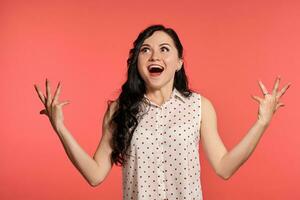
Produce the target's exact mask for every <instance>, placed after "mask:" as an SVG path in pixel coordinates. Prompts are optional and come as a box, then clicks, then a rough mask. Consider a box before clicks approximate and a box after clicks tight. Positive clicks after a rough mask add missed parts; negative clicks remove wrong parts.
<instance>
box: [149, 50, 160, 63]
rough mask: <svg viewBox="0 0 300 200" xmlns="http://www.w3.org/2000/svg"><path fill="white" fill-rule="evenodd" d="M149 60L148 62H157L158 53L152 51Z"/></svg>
mask: <svg viewBox="0 0 300 200" xmlns="http://www.w3.org/2000/svg"><path fill="white" fill-rule="evenodd" d="M149 59H150V61H153V60H159V59H160V53H159V52H157V51H155V50H154V51H153V52H152V54H151V56H150V58H149Z"/></svg>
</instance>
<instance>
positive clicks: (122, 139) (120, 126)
mask: <svg viewBox="0 0 300 200" xmlns="http://www.w3.org/2000/svg"><path fill="white" fill-rule="evenodd" d="M155 31H164V32H165V33H167V34H168V35H169V36H170V37H171V38H172V39H173V41H174V44H175V46H176V48H177V50H178V57H179V58H182V59H183V47H182V44H181V42H180V40H179V37H178V35H177V33H176V32H175V31H174V30H173V29H172V28H166V27H165V26H163V25H161V24H157V25H152V26H149V27H147V28H146V29H145V30H143V31H142V32H140V34H139V35H138V37H137V39H136V40H135V41H134V43H133V48H132V49H130V51H129V57H128V59H127V67H128V71H127V80H126V82H125V83H124V84H123V85H122V91H121V94H120V95H119V97H118V98H117V100H116V102H117V106H116V107H117V108H116V110H115V112H114V113H113V115H112V118H111V121H110V126H111V127H113V129H112V130H113V131H112V140H111V143H110V145H111V147H112V153H111V162H112V164H115V165H118V164H120V165H121V166H124V165H125V164H126V162H127V156H128V154H127V149H128V147H129V145H130V142H131V138H132V136H133V133H134V130H135V129H136V127H137V125H138V114H139V112H140V111H141V107H140V103H141V101H142V100H143V98H144V94H145V93H146V86H145V82H144V80H143V79H142V78H141V76H140V74H139V73H138V69H137V59H138V55H139V52H140V48H141V46H142V44H143V42H144V41H145V39H147V38H148V37H150V36H151V35H152V34H153V33H154V32H155ZM174 87H175V88H176V89H177V90H178V91H179V92H180V93H181V94H182V95H184V96H185V97H189V96H190V95H191V93H192V90H190V89H189V88H188V79H187V76H186V74H185V71H184V65H183V64H182V67H181V69H180V70H179V71H177V72H176V73H175V77H174V85H173V89H174ZM110 103H112V101H108V105H110Z"/></svg>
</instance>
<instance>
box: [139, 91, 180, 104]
mask: <svg viewBox="0 0 300 200" xmlns="http://www.w3.org/2000/svg"><path fill="white" fill-rule="evenodd" d="M144 97H145V98H146V99H148V100H149V101H150V103H152V102H151V100H150V99H149V98H148V97H147V96H146V94H144ZM174 97H175V98H178V99H180V100H181V101H182V102H183V103H185V96H183V95H182V94H181V93H180V92H179V91H178V90H177V89H176V88H175V87H174V89H173V91H172V94H171V98H170V99H173V98H174Z"/></svg>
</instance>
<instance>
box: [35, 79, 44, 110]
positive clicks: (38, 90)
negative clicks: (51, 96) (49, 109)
mask: <svg viewBox="0 0 300 200" xmlns="http://www.w3.org/2000/svg"><path fill="white" fill-rule="evenodd" d="M34 88H35V91H36V92H37V93H38V95H39V98H40V100H41V101H42V102H43V104H44V105H45V96H44V94H43V93H42V92H41V90H40V87H39V86H38V85H35V84H34Z"/></svg>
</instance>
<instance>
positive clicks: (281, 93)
mask: <svg viewBox="0 0 300 200" xmlns="http://www.w3.org/2000/svg"><path fill="white" fill-rule="evenodd" d="M290 86H291V83H288V84H287V85H285V86H284V87H283V88H282V89H281V90H280V92H279V93H278V94H277V96H276V97H277V98H280V97H281V96H282V95H284V93H285V92H286V91H287V89H288V88H289V87H290Z"/></svg>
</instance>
